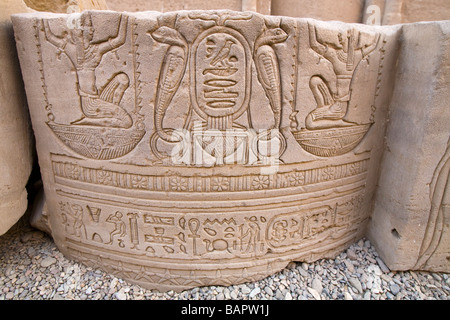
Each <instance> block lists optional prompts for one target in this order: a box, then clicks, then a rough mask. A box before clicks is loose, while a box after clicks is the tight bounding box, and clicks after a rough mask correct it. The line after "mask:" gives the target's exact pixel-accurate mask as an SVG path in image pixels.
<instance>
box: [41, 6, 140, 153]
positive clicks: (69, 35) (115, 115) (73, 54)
mask: <svg viewBox="0 0 450 320" xmlns="http://www.w3.org/2000/svg"><path fill="white" fill-rule="evenodd" d="M40 24H41V26H42V32H43V35H44V39H45V40H46V41H47V42H49V43H51V44H52V45H53V46H54V47H55V48H57V50H58V51H57V55H61V54H62V53H64V54H65V55H66V56H67V57H68V61H70V63H71V64H72V68H73V69H74V70H75V75H76V79H77V80H76V81H77V94H78V96H79V104H80V107H81V111H82V117H81V118H80V119H78V120H74V121H72V122H71V123H70V124H68V125H66V124H59V123H56V122H54V120H55V117H54V114H53V113H51V111H49V112H50V113H49V116H48V120H49V121H48V122H47V124H48V126H49V127H50V128H51V129H52V131H53V132H54V133H55V134H56V135H57V136H58V138H59V139H61V141H62V142H64V143H65V144H66V145H67V146H68V147H70V148H71V149H72V150H74V151H75V152H77V153H79V154H81V155H83V156H85V157H88V158H94V159H100V160H107V159H114V158H117V157H121V156H123V155H125V154H127V153H129V152H130V151H131V150H132V149H134V147H135V146H136V145H137V143H138V142H139V141H140V140H141V139H142V137H143V135H144V133H145V131H144V130H143V127H142V119H141V118H142V116H140V115H138V111H139V110H138V108H136V110H134V112H133V117H132V116H131V115H130V113H129V112H128V111H127V110H126V109H125V108H124V107H123V106H121V100H122V97H123V95H124V93H125V91H126V90H127V89H128V88H129V83H130V79H129V76H128V75H127V74H126V73H124V72H118V73H115V74H113V75H112V76H111V78H110V79H109V80H108V81H107V82H106V84H105V85H104V86H103V87H101V88H100V89H99V86H98V84H97V79H96V70H97V67H98V66H99V64H100V62H101V61H102V58H103V56H104V55H105V54H106V53H108V52H113V51H114V50H116V49H117V48H119V47H120V46H122V45H123V44H124V43H125V40H126V35H127V24H128V17H127V16H120V20H119V25H118V30H117V34H116V36H114V37H112V38H108V39H106V40H103V41H100V42H99V41H94V26H93V21H92V16H91V14H90V13H85V14H82V15H81V17H80V27H79V28H74V29H71V30H68V31H64V32H63V33H62V34H61V35H57V34H55V33H53V32H52V29H51V27H50V25H49V21H48V20H42V21H41V23H40ZM37 42H38V44H37V45H38V48H40V47H41V44H40V35H39V33H38V34H37ZM39 52H40V54H41V55H42V50H40V49H39ZM41 63H42V64H43V62H41ZM42 67H43V66H42ZM42 81H43V85H44V86H45V79H44V78H42ZM46 96H47V95H46ZM46 99H47V101H48V98H46ZM47 106H48V108H50V109H51V105H50V104H49V103H48V102H47ZM46 108H47V107H46ZM133 118H135V120H138V121H134V122H133Z"/></svg>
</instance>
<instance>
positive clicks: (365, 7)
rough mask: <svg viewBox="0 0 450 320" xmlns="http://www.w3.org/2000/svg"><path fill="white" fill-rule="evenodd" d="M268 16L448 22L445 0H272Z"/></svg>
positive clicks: (449, 12) (384, 22)
mask: <svg viewBox="0 0 450 320" xmlns="http://www.w3.org/2000/svg"><path fill="white" fill-rule="evenodd" d="M271 13H272V14H274V15H283V16H290V17H301V18H314V19H320V20H326V21H327V20H339V21H344V22H357V23H365V24H372V25H373V24H375V25H394V24H400V23H411V22H418V21H435V20H448V19H450V2H449V1H447V0H421V1H417V0H317V1H309V0H272V12H271Z"/></svg>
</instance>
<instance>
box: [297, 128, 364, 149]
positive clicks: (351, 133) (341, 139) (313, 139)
mask: <svg viewBox="0 0 450 320" xmlns="http://www.w3.org/2000/svg"><path fill="white" fill-rule="evenodd" d="M370 126H371V124H363V125H355V126H351V127H342V128H332V129H318V130H307V129H302V130H300V131H297V132H293V134H294V136H295V139H296V140H297V142H298V143H299V144H300V145H301V146H302V148H303V149H305V150H306V151H308V152H309V153H312V154H314V155H316V156H319V157H333V156H339V155H342V154H344V153H347V152H349V151H351V150H353V149H354V148H355V147H356V146H357V145H358V144H359V143H360V142H361V140H362V139H363V138H364V136H365V135H366V133H367V131H368V130H369V128H370Z"/></svg>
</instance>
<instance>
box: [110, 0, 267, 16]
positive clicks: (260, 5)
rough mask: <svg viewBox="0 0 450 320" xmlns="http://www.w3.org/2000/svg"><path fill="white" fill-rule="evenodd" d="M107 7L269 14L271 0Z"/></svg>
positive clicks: (115, 0)
mask: <svg viewBox="0 0 450 320" xmlns="http://www.w3.org/2000/svg"><path fill="white" fill-rule="evenodd" d="M107 6H108V8H109V9H110V10H115V11H129V12H136V11H160V12H169V11H176V10H218V9H229V10H235V11H255V12H259V13H262V14H270V10H271V0H228V1H223V0H208V1H205V0H169V1H167V0H152V1H147V0H131V1H121V0H107Z"/></svg>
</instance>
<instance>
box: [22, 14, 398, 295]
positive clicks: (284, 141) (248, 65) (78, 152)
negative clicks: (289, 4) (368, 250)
mask: <svg viewBox="0 0 450 320" xmlns="http://www.w3.org/2000/svg"><path fill="white" fill-rule="evenodd" d="M13 23H14V28H15V35H16V43H17V51H18V54H19V57H20V63H21V68H22V71H23V74H24V80H25V87H26V92H27V98H28V102H29V108H30V114H31V118H32V122H33V129H34V133H35V135H36V145H37V151H38V155H39V165H40V169H41V174H42V179H43V184H44V189H45V195H46V201H47V202H46V203H47V207H46V211H47V213H48V222H49V226H50V229H51V232H52V236H53V238H54V240H55V243H56V244H57V246H58V247H59V249H60V250H61V251H62V252H63V253H64V254H65V255H67V256H68V257H70V258H73V259H75V260H77V261H81V262H83V263H85V264H87V265H90V266H94V267H99V268H102V269H103V270H106V271H108V272H110V273H112V274H115V275H117V276H118V277H121V278H123V279H126V280H128V281H131V282H134V283H137V284H139V285H142V286H144V287H147V288H157V289H159V290H177V291H180V290H184V289H187V288H190V287H195V286H204V285H213V284H215V285H230V284H237V283H242V282H245V281H254V280H257V279H261V278H264V277H266V276H268V275H270V274H273V273H274V272H277V271H279V270H281V269H282V268H284V267H285V266H286V265H287V264H288V263H289V262H290V261H310V262H311V261H314V260H316V259H319V258H324V257H329V258H332V257H334V256H336V255H337V254H338V253H340V252H341V251H342V250H344V249H346V248H347V247H348V246H349V245H350V244H352V243H354V242H355V241H356V240H358V239H360V238H361V237H362V236H363V235H364V232H365V230H366V226H367V222H368V219H369V216H370V213H371V208H372V200H373V194H374V191H375V188H376V182H377V178H378V175H379V164H380V160H381V156H382V152H383V147H384V146H383V144H382V141H383V136H384V133H385V130H386V125H387V113H388V106H389V101H390V97H391V94H392V88H393V82H392V80H393V75H394V70H395V68H394V66H395V63H396V52H397V44H398V34H399V32H398V30H399V27H398V26H392V27H372V26H366V25H356V24H355V25H350V24H345V23H341V22H321V21H316V20H312V19H294V18H289V17H274V16H264V15H260V14H257V13H252V12H236V11H228V10H218V11H179V12H171V13H166V14H163V13H158V12H139V13H119V12H113V11H102V12H101V11H88V12H84V13H82V14H71V15H66V14H50V13H35V14H22V15H15V16H13ZM80 48H83V50H80Z"/></svg>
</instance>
